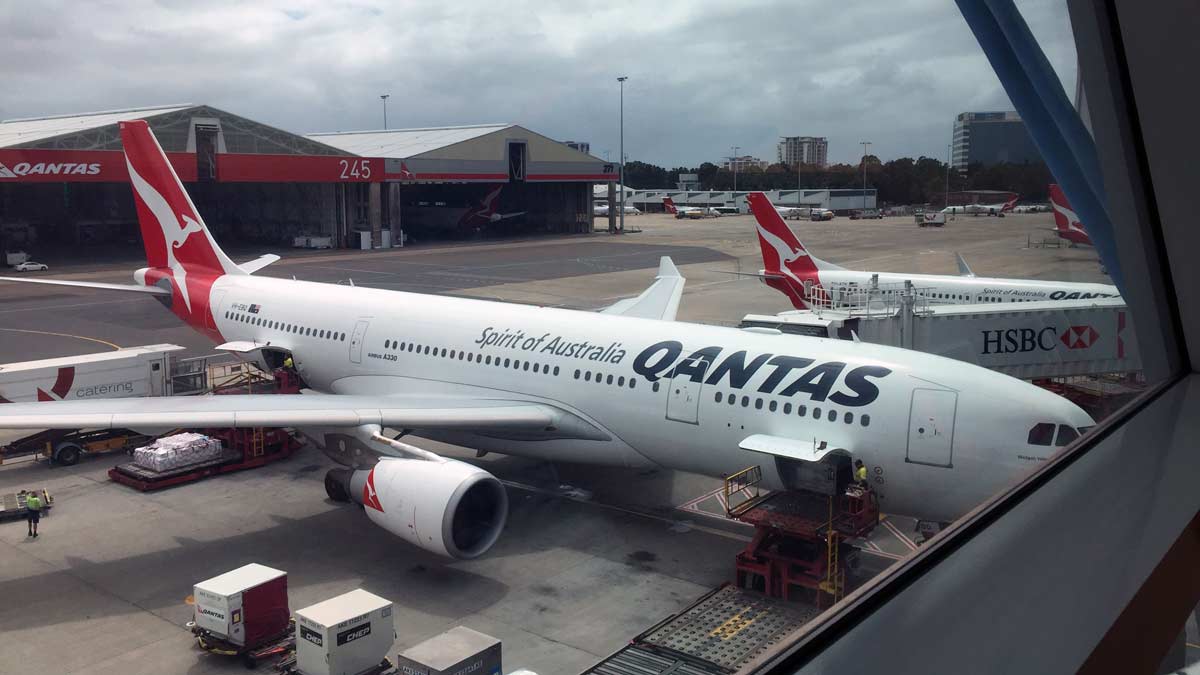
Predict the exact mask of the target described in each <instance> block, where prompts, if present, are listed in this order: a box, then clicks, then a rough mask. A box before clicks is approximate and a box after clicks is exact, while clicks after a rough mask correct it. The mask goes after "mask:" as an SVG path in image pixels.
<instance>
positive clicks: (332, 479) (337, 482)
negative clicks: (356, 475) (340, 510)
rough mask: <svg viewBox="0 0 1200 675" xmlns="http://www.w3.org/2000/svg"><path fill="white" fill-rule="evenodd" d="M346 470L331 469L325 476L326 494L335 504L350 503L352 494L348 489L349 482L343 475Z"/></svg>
mask: <svg viewBox="0 0 1200 675" xmlns="http://www.w3.org/2000/svg"><path fill="white" fill-rule="evenodd" d="M343 472H345V469H330V470H329V471H328V472H326V474H325V494H327V495H329V498H330V499H332V500H333V501H335V502H348V501H350V492H349V491H348V490H347V489H346V485H347V481H346V480H345V477H344V476H342V475H341V473H343Z"/></svg>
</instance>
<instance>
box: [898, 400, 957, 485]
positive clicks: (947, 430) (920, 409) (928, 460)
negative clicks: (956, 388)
mask: <svg viewBox="0 0 1200 675" xmlns="http://www.w3.org/2000/svg"><path fill="white" fill-rule="evenodd" d="M957 408H958V393H956V392H953V391H945V390H943V389H914V390H913V395H912V406H911V407H910V408H909V413H908V454H907V455H906V456H905V461H908V462H911V463H913V464H926V465H929V466H943V467H946V468H952V467H953V466H954V464H953V460H954V414H955V412H956V410H957Z"/></svg>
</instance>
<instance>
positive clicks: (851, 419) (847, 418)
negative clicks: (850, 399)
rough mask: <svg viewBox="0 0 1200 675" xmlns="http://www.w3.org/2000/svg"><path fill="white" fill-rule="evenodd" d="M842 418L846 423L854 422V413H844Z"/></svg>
mask: <svg viewBox="0 0 1200 675" xmlns="http://www.w3.org/2000/svg"><path fill="white" fill-rule="evenodd" d="M842 420H843V421H844V422H845V423H846V424H853V423H854V413H852V412H848V413H846V415H845V416H844V417H843V418H842Z"/></svg>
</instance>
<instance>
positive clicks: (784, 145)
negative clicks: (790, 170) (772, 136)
mask: <svg viewBox="0 0 1200 675" xmlns="http://www.w3.org/2000/svg"><path fill="white" fill-rule="evenodd" d="M777 150H778V157H779V163H780V164H784V165H786V166H794V165H796V164H813V165H815V166H819V167H821V168H822V169H824V168H825V167H827V166H829V141H828V140H827V139H826V138H825V137H824V136H783V140H781V141H779V146H778V148H777Z"/></svg>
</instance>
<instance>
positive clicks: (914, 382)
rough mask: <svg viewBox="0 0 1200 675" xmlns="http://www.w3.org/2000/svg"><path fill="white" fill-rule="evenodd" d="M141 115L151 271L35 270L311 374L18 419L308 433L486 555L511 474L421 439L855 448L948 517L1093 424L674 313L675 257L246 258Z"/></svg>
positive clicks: (936, 365)
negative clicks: (426, 282)
mask: <svg viewBox="0 0 1200 675" xmlns="http://www.w3.org/2000/svg"><path fill="white" fill-rule="evenodd" d="M120 127H121V139H122V143H123V145H124V148H125V156H126V161H127V165H128V167H129V174H130V179H131V181H132V183H133V187H134V192H135V202H136V205H137V211H138V221H139V224H140V226H141V230H142V236H143V239H144V243H145V249H146V255H147V258H148V259H149V267H147V268H143V269H140V270H138V271H137V272H135V273H134V280H135V282H136V283H135V284H129V285H122V284H102V283H92V282H82V281H57V280H44V279H36V280H29V281H37V282H43V283H53V284H61V285H66V286H79V287H84V288H102V289H113V290H121V291H129V292H134V293H143V294H148V295H152V296H154V297H155V298H157V299H159V300H160V301H161V302H162V303H163V304H164V305H165V306H167V307H168V308H169V309H170V310H171V311H172V312H173V313H174V314H175V315H176V316H178V317H179V318H180V319H182V320H183V321H185V322H186V323H187V324H188V325H190V326H191V327H193V328H194V329H196V330H197V331H199V332H201V333H202V334H204V335H205V336H207V337H209V338H211V339H212V340H213V341H214V342H216V343H218V344H219V345H220V347H219V349H221V350H224V351H229V352H235V353H239V354H242V355H243V356H244V357H246V358H254V359H257V360H259V361H261V362H263V363H264V364H266V365H268V366H270V365H273V364H277V363H279V362H280V361H281V360H282V359H283V358H285V357H287V356H291V357H292V358H293V359H294V361H295V367H296V368H297V369H298V371H299V373H300V375H301V376H302V377H303V379H304V381H305V382H306V383H307V385H308V387H309V389H308V390H307V391H306V393H304V394H296V395H282V394H279V395H240V396H205V397H190V396H186V397H184V396H181V397H167V398H138V399H124V400H119V399H110V400H103V401H66V402H63V401H56V402H49V403H10V404H5V405H0V428H108V427H127V428H135V429H145V428H157V429H166V428H174V427H207V426H217V427H259V426H286V427H294V428H297V429H298V430H300V431H301V432H302V433H303V434H304V435H305V436H306V437H307V438H309V439H310V440H311V441H312V442H313V443H314V444H316V445H318V446H319V447H321V448H322V449H323V450H324V451H325V452H326V453H327V454H328V455H329V456H330V457H332V458H333V459H334V460H336V461H337V462H339V463H341V464H344V465H346V466H347V467H348V468H345V469H334V470H332V471H330V472H329V474H327V475H326V479H325V484H326V490H327V491H328V492H329V494H330V496H331V497H333V498H335V499H343V500H345V499H352V500H353V501H355V502H358V503H360V504H362V505H363V507H364V510H365V512H366V514H367V517H368V518H369V519H370V520H371V521H372V522H374V523H376V524H378V525H380V526H381V527H383V528H384V529H386V530H387V531H389V532H391V533H393V534H395V535H396V536H398V537H400V538H402V539H404V540H406V541H409V542H411V543H412V544H414V545H416V546H419V547H421V548H424V549H426V550H429V551H433V552H436V553H438V554H441V555H445V556H451V557H455V558H472V557H475V556H478V555H481V554H483V553H484V552H486V551H487V550H488V549H489V548H490V547H491V546H492V544H493V543H494V542H495V541H496V539H497V538H498V537H499V536H500V532H501V530H502V528H503V527H504V523H505V520H506V517H507V508H508V501H507V496H506V493H505V489H504V487H503V485H502V484H501V483H500V482H499V481H498V480H497V479H496V478H495V477H493V476H492V475H491V474H489V473H487V472H486V471H484V470H483V469H481V468H478V467H476V466H473V465H471V464H468V463H466V462H462V461H457V460H452V459H447V458H444V457H440V456H438V455H436V454H434V453H432V452H430V451H428V450H425V449H422V448H420V447H417V446H415V445H413V444H410V443H409V442H407V437H408V435H409V434H411V435H413V436H420V437H423V438H429V439H436V440H441V441H446V442H450V443H456V444H460V445H465V446H469V447H473V448H476V449H478V450H480V451H497V452H503V453H507V454H512V455H520V456H525V457H534V458H542V459H546V460H552V461H571V462H585V463H593V464H604V465H615V466H622V467H637V468H645V467H656V466H658V467H666V468H671V469H678V470H682V471H690V472H695V473H699V474H703V475H707V476H713V477H723V476H727V475H729V474H731V473H733V472H736V471H738V470H740V469H743V468H746V467H748V466H752V465H759V466H760V467H761V469H762V473H763V476H764V481H763V485H764V487H766V488H769V489H784V488H789V487H798V486H799V485H801V484H805V482H806V481H812V480H814V479H816V480H827V481H829V484H830V485H831V486H834V487H836V488H842V487H843V486H844V485H845V484H847V483H848V482H849V481H850V474H851V461H852V459H855V458H857V459H862V460H863V461H864V462H865V463H866V464H867V466H868V467H869V471H870V475H871V476H872V480H873V483H872V487H873V489H874V491H875V493H876V494H877V496H878V498H879V499H880V500H881V504H882V506H883V508H885V509H887V511H888V512H891V513H903V514H910V515H914V516H916V517H918V518H922V519H925V520H933V521H938V522H944V521H949V520H953V519H954V518H956V517H958V516H960V515H962V514H963V513H964V512H966V511H967V510H968V509H970V508H972V507H974V506H975V505H976V504H978V503H979V502H980V501H982V500H983V499H985V498H987V497H989V496H991V495H993V494H995V493H996V492H997V491H998V490H1000V489H1002V488H1003V487H1005V486H1007V485H1009V484H1010V483H1011V482H1012V481H1013V480H1015V479H1016V478H1017V477H1019V476H1021V475H1023V474H1024V473H1026V472H1028V471H1029V470H1030V469H1031V468H1033V467H1035V466H1037V465H1038V464H1039V463H1041V462H1044V461H1045V460H1046V459H1047V457H1049V456H1050V455H1052V454H1053V453H1054V452H1055V446H1056V445H1062V444H1065V443H1066V442H1068V441H1069V440H1071V439H1073V438H1075V437H1076V436H1077V435H1078V433H1079V432H1080V431H1081V430H1082V429H1083V428H1085V427H1089V426H1091V425H1092V424H1093V422H1092V419H1091V418H1090V417H1088V415H1087V414H1086V413H1085V412H1084V411H1083V410H1081V409H1080V408H1078V407H1077V406H1075V405H1074V404H1073V403H1071V402H1069V401H1067V400H1066V399H1063V398H1060V397H1058V396H1056V395H1054V394H1051V393H1050V392H1047V391H1045V390H1043V389H1040V388H1037V387H1034V386H1032V385H1029V384H1026V383H1024V382H1022V381H1020V380H1017V379H1014V378H1011V377H1008V376H1006V375H1001V374H998V373H994V372H992V371H989V370H985V369H983V368H979V367H975V366H971V365H967V364H963V363H961V362H958V361H951V360H949V359H945V358H941V357H937V356H931V355H928V354H921V353H917V352H910V351H905V350H900V349H894V348H890V347H881V346H876V345H870V344H865V343H853V342H844V341H840V340H825V339H817V338H808V337H799V336H791V335H782V334H778V333H764V332H762V331H746V330H738V329H734V328H726V327H719V326H705V325H698V324H688V323H683V322H677V321H674V319H675V314H676V309H677V307H678V305H679V300H680V296H681V294H682V292H683V278H682V277H681V276H680V275H679V273H678V271H677V270H676V269H675V267H674V265H672V264H671V262H670V260H669V259H667V258H663V260H662V262H661V265H660V268H659V274H658V279H657V281H655V283H654V284H653V285H652V286H650V287H649V288H648V289H647V290H646V291H645V292H643V293H642V294H641V295H639V296H637V297H636V298H630V299H626V300H622V301H620V302H618V303H616V304H615V305H613V306H611V307H609V308H607V309H605V310H603V312H602V313H598V314H597V313H590V312H580V311H572V310H565V309H556V308H548V307H534V306H524V305H515V304H510V303H501V302H489V301H483V300H473V299H466V298H455V297H445V296H433V295H422V294H416V293H403V292H397V291H387V290H380V289H372V288H363V287H351V286H343V285H336V284H321V283H312V282H305V281H295V280H291V279H282V278H270V277H259V276H254V275H253V272H255V271H257V270H258V269H261V268H262V267H263V266H265V265H267V264H270V263H271V262H274V260H276V259H278V258H277V257H276V256H267V257H264V258H260V259H258V260H256V261H253V262H251V263H244V264H241V265H239V264H236V263H234V262H233V261H232V260H230V259H229V258H228V257H227V256H226V255H225V254H224V253H223V252H222V251H221V249H220V248H219V247H218V246H217V244H216V242H215V241H214V240H213V237H212V235H211V232H210V231H209V230H208V228H207V227H206V226H205V225H204V223H203V221H202V220H201V218H200V215H199V214H198V213H197V212H196V208H195V206H194V204H193V203H192V202H191V200H190V199H189V198H188V195H187V193H186V192H185V191H184V188H183V185H182V184H181V183H180V182H179V179H178V178H177V177H176V175H175V173H174V171H173V170H172V168H171V165H170V164H169V163H168V162H167V159H166V155H165V154H164V153H163V151H162V148H161V147H160V146H159V145H158V143H157V141H156V140H155V138H154V137H153V136H152V135H151V133H150V130H149V127H148V126H147V125H146V123H145V122H144V121H132V122H122V123H120ZM772 213H774V211H772ZM5 279H8V280H13V279H14V278H7V277H6V278H5ZM15 279H16V280H19V281H25V280H24V279H21V278H19V277H18V278H15ZM385 429H393V430H397V431H398V432H399V435H397V436H395V437H392V436H391V435H390V434H389V435H385V434H384V430H385ZM401 437H405V438H406V440H404V441H401V440H399V439H400V438H401ZM822 477H824V478H822Z"/></svg>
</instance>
